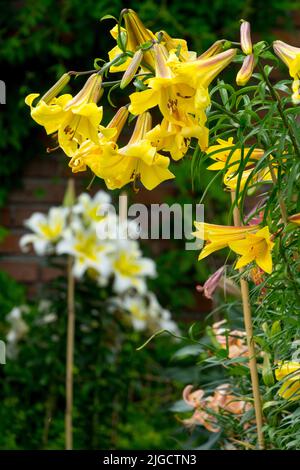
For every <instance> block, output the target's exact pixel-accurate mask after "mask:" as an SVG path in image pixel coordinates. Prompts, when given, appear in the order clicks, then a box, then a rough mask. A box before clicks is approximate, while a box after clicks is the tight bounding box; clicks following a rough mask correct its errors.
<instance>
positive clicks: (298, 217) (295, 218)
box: [288, 212, 300, 225]
mask: <svg viewBox="0 0 300 470" xmlns="http://www.w3.org/2000/svg"><path fill="white" fill-rule="evenodd" d="M288 220H289V221H290V222H293V224H297V225H300V212H299V213H298V214H294V215H291V217H289V219H288Z"/></svg>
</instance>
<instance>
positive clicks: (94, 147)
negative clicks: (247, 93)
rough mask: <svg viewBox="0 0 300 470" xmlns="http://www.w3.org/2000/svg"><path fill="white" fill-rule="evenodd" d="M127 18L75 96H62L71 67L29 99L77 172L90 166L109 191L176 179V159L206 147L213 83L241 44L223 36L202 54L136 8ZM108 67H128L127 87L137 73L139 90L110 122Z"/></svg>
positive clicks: (34, 113) (124, 82)
mask: <svg viewBox="0 0 300 470" xmlns="http://www.w3.org/2000/svg"><path fill="white" fill-rule="evenodd" d="M121 17H122V18H123V20H124V23H125V27H124V28H123V27H121V26H120V25H117V26H116V27H114V28H113V29H112V30H111V34H112V36H113V37H114V38H115V39H116V40H117V46H116V47H114V48H113V49H112V50H111V51H110V52H109V54H108V55H109V59H110V61H109V62H108V63H106V64H105V65H104V66H103V67H102V69H100V70H98V71H96V70H95V73H92V74H91V76H90V77H89V78H88V80H87V81H86V83H85V85H84V86H83V88H82V89H81V90H80V91H79V92H78V93H77V94H76V95H75V96H74V97H73V96H72V95H70V94H60V92H61V90H62V89H63V88H64V87H65V86H66V85H67V83H68V82H69V80H70V78H71V76H72V74H75V72H74V73H73V72H69V73H67V74H64V75H63V76H62V77H61V79H60V80H59V81H58V82H57V83H56V84H55V85H54V86H53V87H52V88H51V89H50V90H49V91H48V92H47V93H46V94H45V95H44V96H42V97H41V98H40V99H38V100H37V98H38V97H39V94H36V93H33V94H30V95H28V96H27V98H26V103H27V104H28V105H29V106H30V109H31V116H32V118H33V119H34V120H35V121H36V122H37V123H38V124H40V125H42V126H44V128H45V130H46V132H47V134H52V135H54V136H56V137H57V141H58V145H59V146H60V147H61V149H62V150H63V151H64V152H65V153H66V155H67V156H68V157H69V158H70V162H69V165H70V167H71V168H72V171H73V172H78V171H85V170H86V169H87V168H90V169H91V170H92V172H93V173H94V174H95V175H97V176H98V177H100V178H103V179H104V181H105V183H106V185H107V187H108V188H109V189H114V188H121V187H122V186H124V185H126V184H127V183H129V182H133V183H134V184H135V185H136V184H137V182H138V181H140V182H141V183H142V184H143V185H144V186H145V187H146V188H147V189H149V190H151V189H153V188H154V187H156V186H157V185H158V184H159V183H161V182H162V181H165V180H168V179H171V178H174V175H173V173H171V171H170V170H169V169H168V167H169V163H170V158H171V159H173V160H179V159H181V158H182V157H183V156H184V155H185V154H186V152H187V150H188V149H189V146H190V142H191V139H192V138H195V139H196V140H197V141H198V143H199V145H200V147H201V149H202V150H205V149H206V148H207V146H208V128H207V126H206V120H207V118H206V109H207V107H208V106H209V104H210V98H209V92H208V87H209V85H210V83H211V82H212V80H213V79H214V78H215V77H216V76H217V75H218V74H219V73H220V72H221V71H222V70H223V69H224V68H225V67H226V66H227V65H228V64H229V63H230V62H231V61H232V60H233V58H234V56H235V55H236V52H237V50H236V49H232V48H231V49H227V50H226V48H224V41H217V42H216V43H215V44H214V45H213V46H211V47H210V48H209V50H208V51H206V52H204V53H203V54H201V55H200V56H199V57H197V56H196V54H195V53H193V52H191V51H189V50H188V47H187V44H186V41H184V40H182V39H174V38H171V37H170V36H169V35H168V34H167V33H166V32H163V31H161V32H158V33H156V34H154V33H153V32H152V31H150V30H148V29H146V28H145V26H144V25H143V23H142V22H141V20H140V19H139V18H138V16H137V15H136V13H135V12H134V11H132V10H123V12H122V14H121ZM108 71H109V72H111V73H115V72H123V71H125V74H124V75H123V78H122V79H121V80H120V81H119V84H120V87H121V88H125V87H126V86H127V85H128V84H129V83H130V82H131V81H132V80H134V79H135V80H134V85H135V87H136V89H137V91H136V92H134V93H131V94H130V95H129V101H130V102H129V106H125V107H122V108H120V109H119V110H118V111H117V112H116V114H115V116H114V117H113V118H112V120H111V121H110V122H109V123H108V124H107V125H106V126H104V125H102V118H103V107H102V106H99V105H98V102H99V100H100V98H101V96H102V95H103V91H104V88H105V86H106V83H104V82H103V75H104V73H107V72H108ZM108 85H109V82H108ZM36 100H37V101H36ZM155 107H158V109H159V111H160V114H161V121H160V123H159V124H157V125H155V126H154V127H153V126H152V117H151V114H150V113H149V110H150V109H153V108H155ZM128 116H131V118H130V119H132V118H135V119H136V123H135V126H134V130H133V133H132V136H131V138H130V140H129V141H128V143H127V144H126V145H119V143H118V141H119V136H120V134H121V132H122V129H123V128H124V125H125V123H126V122H127V120H128ZM161 152H163V153H161Z"/></svg>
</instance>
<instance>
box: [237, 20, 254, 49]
mask: <svg viewBox="0 0 300 470" xmlns="http://www.w3.org/2000/svg"><path fill="white" fill-rule="evenodd" d="M240 36H241V48H242V51H243V53H244V54H247V55H249V54H252V41H251V28H250V23H249V22H248V21H244V20H242V23H241V28H240Z"/></svg>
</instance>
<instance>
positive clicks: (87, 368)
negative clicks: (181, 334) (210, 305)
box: [0, 275, 189, 449]
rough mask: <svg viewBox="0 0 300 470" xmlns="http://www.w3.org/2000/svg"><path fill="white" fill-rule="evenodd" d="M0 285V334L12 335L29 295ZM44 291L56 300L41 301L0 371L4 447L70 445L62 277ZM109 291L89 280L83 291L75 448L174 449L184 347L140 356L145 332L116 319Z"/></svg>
mask: <svg viewBox="0 0 300 470" xmlns="http://www.w3.org/2000/svg"><path fill="white" fill-rule="evenodd" d="M0 283H1V287H5V286H6V288H7V298H5V299H4V298H3V297H2V296H1V297H0V337H1V339H5V337H6V334H7V332H8V331H9V324H8V321H7V314H8V313H9V311H10V309H11V308H12V307H15V306H19V305H22V304H23V303H24V295H23V291H22V289H20V288H19V287H17V285H16V283H15V282H14V281H12V280H11V279H9V278H8V277H7V276H4V275H3V276H2V275H1V279H0ZM11 291H13V292H14V293H13V294H12V293H11ZM44 295H45V297H44V298H45V299H49V298H51V299H53V301H51V303H50V305H49V306H48V307H47V306H46V307H45V305H44V307H43V308H42V304H40V307H39V305H38V303H36V302H35V303H34V304H32V305H31V307H30V309H29V310H28V312H25V313H23V314H22V318H23V319H24V321H25V323H26V324H27V326H28V327H29V329H28V332H27V333H26V334H24V336H22V338H20V339H19V341H18V343H17V345H16V347H15V348H14V349H13V350H14V351H16V352H15V354H16V355H15V356H11V355H10V356H9V357H8V358H7V363H6V365H4V366H1V367H0V381H1V390H0V401H1V407H0V448H1V449H64V410H65V388H64V385H65V349H66V344H65V341H66V315H67V314H66V284H65V280H64V279H63V278H61V279H58V280H57V281H56V283H55V285H53V286H51V288H50V289H47V291H45V292H44ZM110 295H111V294H110V293H109V292H108V290H107V289H104V288H102V289H101V288H97V289H95V284H94V283H91V282H90V283H89V282H85V283H80V284H78V285H77V289H76V339H75V362H74V446H75V448H76V449H116V448H117V449H172V448H175V447H176V445H177V444H176V439H175V438H174V436H173V437H172V434H173V431H174V427H176V421H175V419H174V417H173V416H172V414H171V413H170V412H169V411H168V408H169V406H170V404H172V402H174V401H175V400H176V399H177V397H178V396H179V395H180V393H181V389H182V387H183V384H184V383H185V381H186V380H189V377H181V378H180V377H179V379H178V380H177V379H176V367H170V366H171V365H172V362H171V357H172V355H173V353H174V352H175V350H176V349H177V347H178V343H176V342H174V341H172V340H170V337H169V336H168V335H165V336H164V337H160V338H159V339H157V340H156V341H155V342H154V343H151V344H150V345H149V346H148V347H147V348H144V349H142V350H141V351H139V352H137V351H136V348H137V347H138V346H140V345H141V344H143V343H144V342H145V340H146V339H147V334H146V333H139V332H136V331H134V330H133V328H132V326H131V325H130V326H129V325H126V324H125V323H124V320H122V318H123V316H122V312H120V315H119V316H118V314H112V312H111V311H110V310H109V308H108V304H107V302H106V301H107V300H108V299H109V296H110ZM44 304H45V302H44ZM53 314H54V315H55V317H54V318H52V320H49V318H50V317H49V315H52V317H53ZM47 318H48V320H47ZM9 344H10V343H9V342H8V343H7V350H8V349H9ZM169 370H170V374H171V372H172V374H171V375H172V376H171V375H170V374H169ZM182 379H183V380H182Z"/></svg>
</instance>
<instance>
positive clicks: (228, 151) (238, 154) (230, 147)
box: [205, 137, 264, 173]
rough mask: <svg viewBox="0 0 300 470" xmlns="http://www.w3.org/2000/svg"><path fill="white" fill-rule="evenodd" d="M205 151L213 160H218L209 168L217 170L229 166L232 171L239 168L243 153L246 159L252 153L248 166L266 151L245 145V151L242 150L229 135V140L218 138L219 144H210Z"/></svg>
mask: <svg viewBox="0 0 300 470" xmlns="http://www.w3.org/2000/svg"><path fill="white" fill-rule="evenodd" d="M250 152H251V153H250ZM205 153H206V155H208V156H209V157H210V158H212V159H213V160H216V163H213V164H212V165H210V166H209V167H208V168H207V169H208V170H215V171H217V170H223V169H224V168H227V169H229V170H230V172H231V173H233V172H235V171H237V170H238V167H239V165H240V163H241V159H242V155H243V158H244V159H246V158H248V155H249V153H250V157H249V158H248V161H247V163H246V166H245V167H246V168H247V167H249V166H251V165H253V163H254V162H255V161H257V160H259V159H260V158H261V157H263V155H264V151H263V150H262V149H259V148H255V149H254V150H253V149H250V148H248V147H245V148H244V152H242V150H241V149H240V148H238V147H236V145H235V144H234V142H233V138H232V137H229V139H228V140H223V139H217V144H214V145H210V146H209V147H208V149H207V150H206V152H205Z"/></svg>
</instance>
